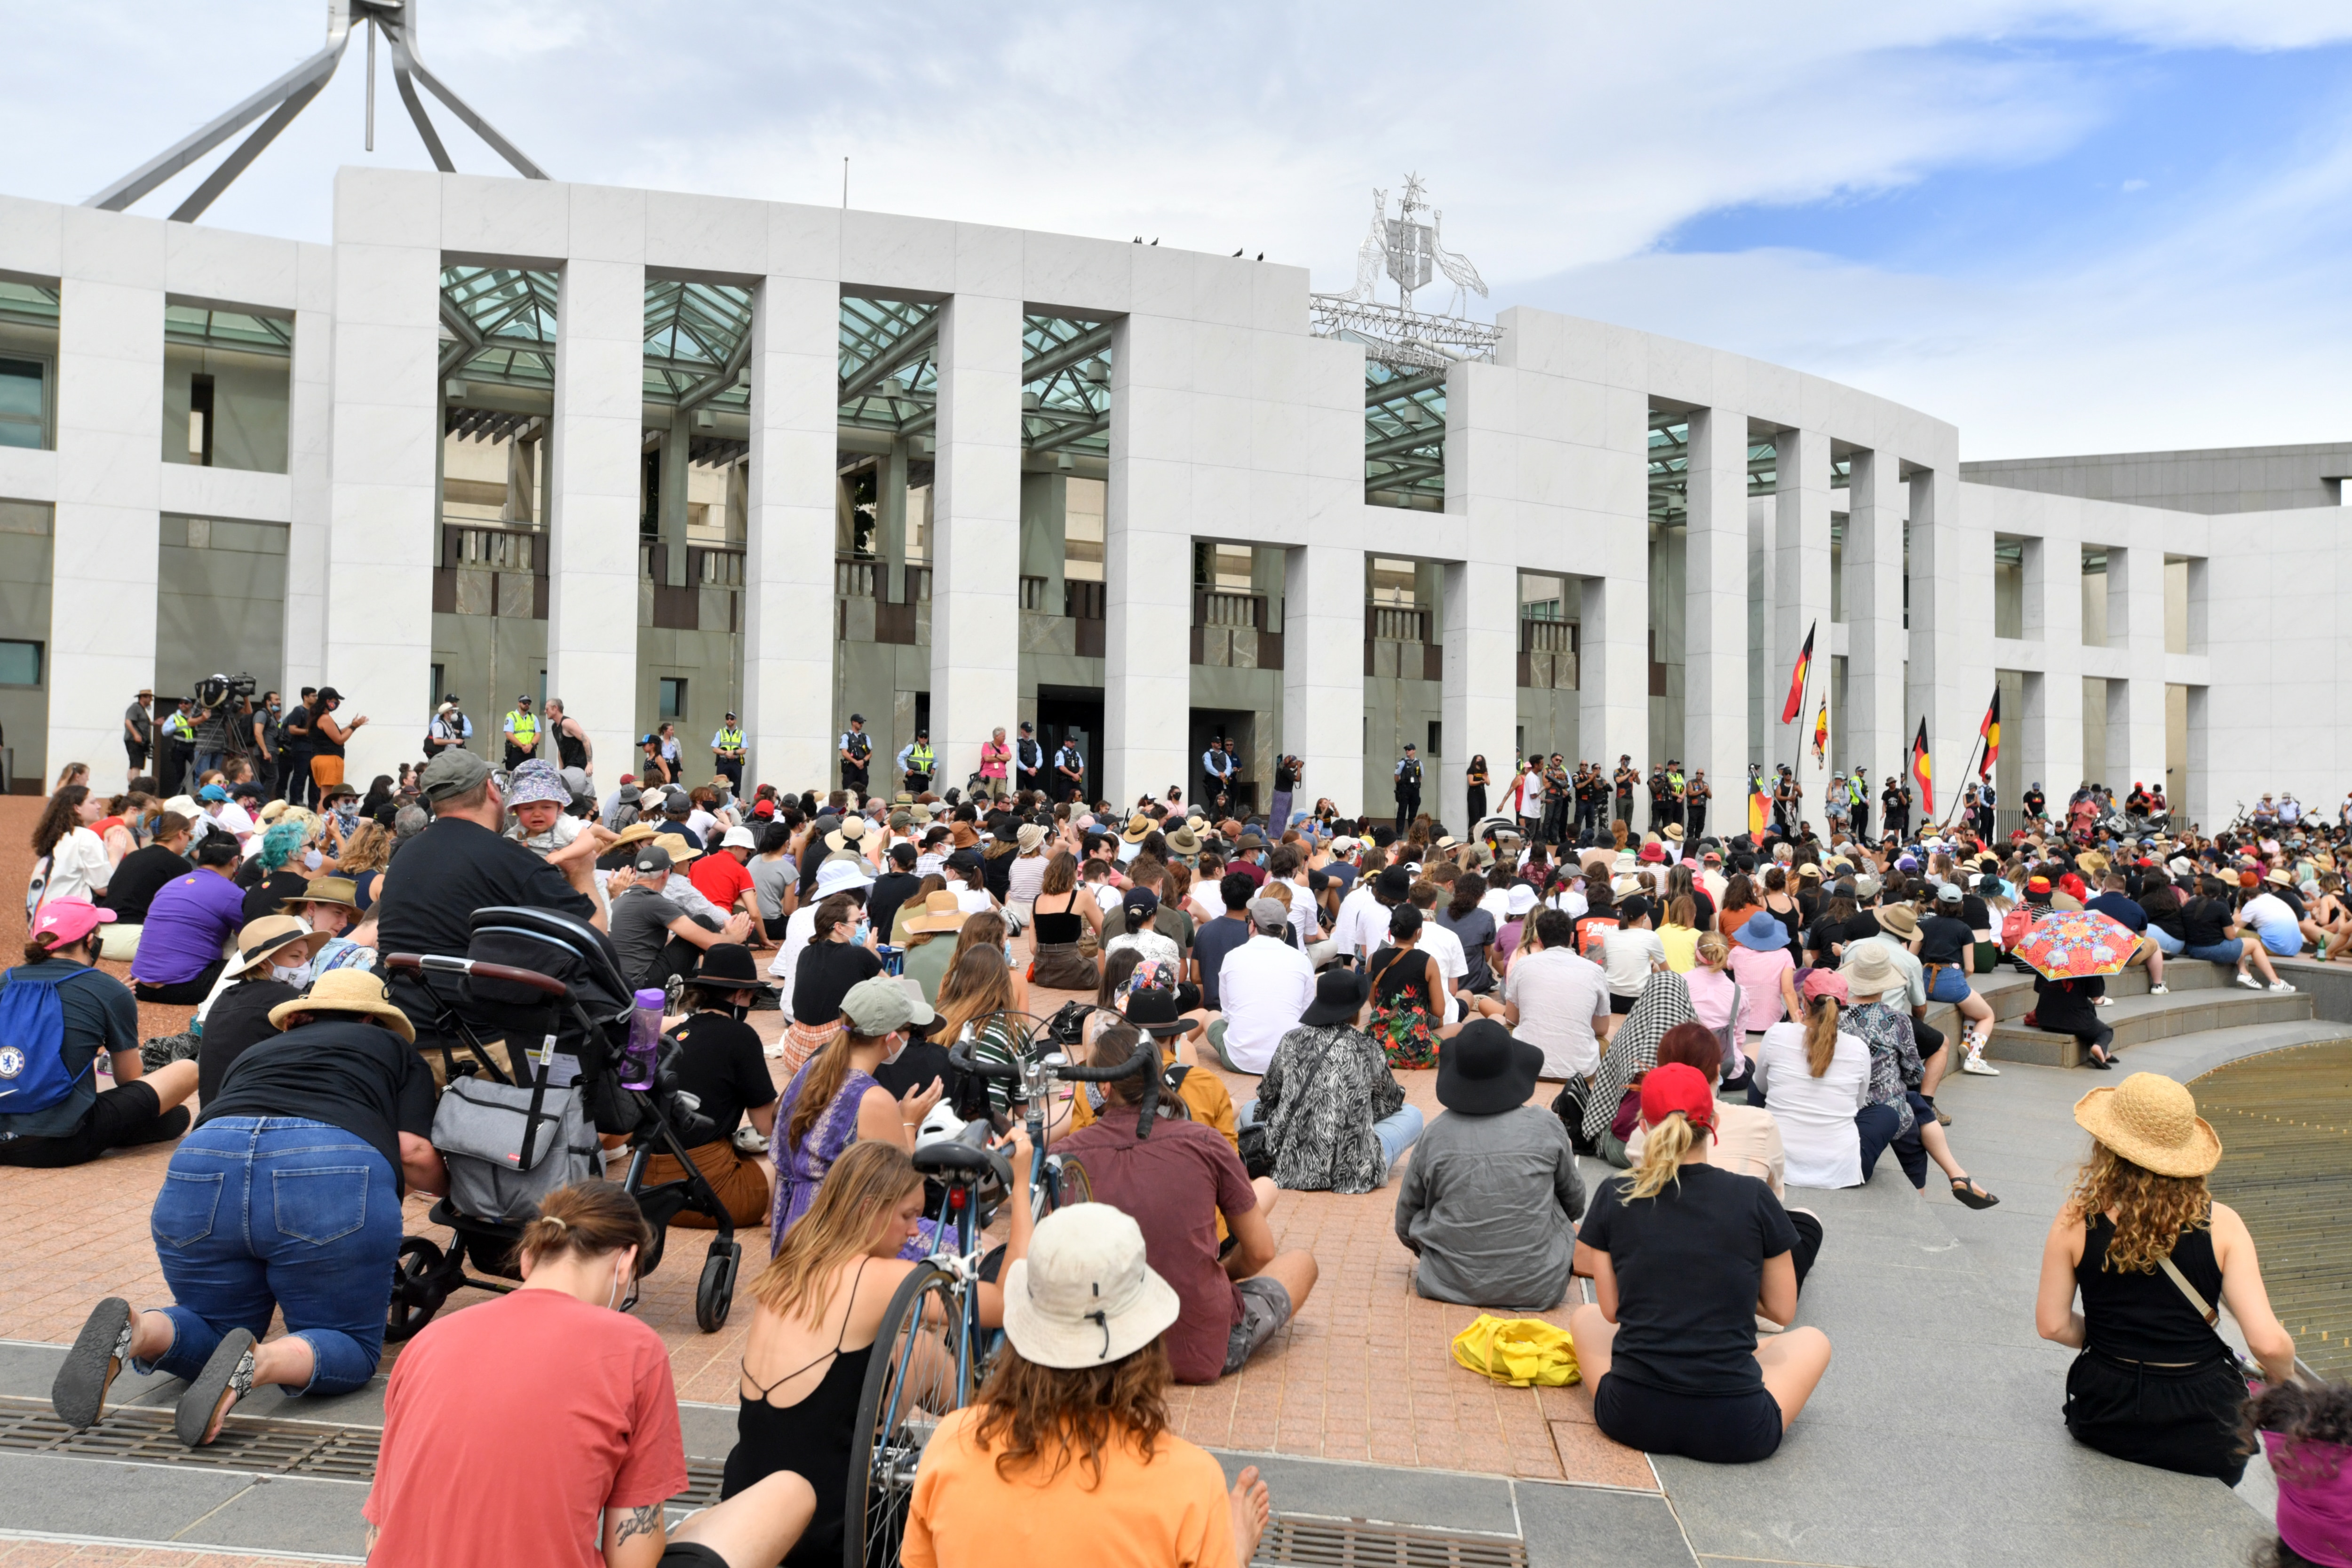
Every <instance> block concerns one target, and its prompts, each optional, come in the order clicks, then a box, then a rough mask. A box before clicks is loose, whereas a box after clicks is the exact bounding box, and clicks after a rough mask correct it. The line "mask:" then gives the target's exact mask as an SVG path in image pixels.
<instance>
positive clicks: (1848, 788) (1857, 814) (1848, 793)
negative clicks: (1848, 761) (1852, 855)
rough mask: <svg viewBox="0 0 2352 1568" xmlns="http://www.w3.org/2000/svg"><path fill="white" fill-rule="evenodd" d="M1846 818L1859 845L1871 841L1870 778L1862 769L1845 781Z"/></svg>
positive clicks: (1854, 771) (1858, 769)
mask: <svg viewBox="0 0 2352 1568" xmlns="http://www.w3.org/2000/svg"><path fill="white" fill-rule="evenodd" d="M1845 816H1846V821H1847V822H1848V823H1849V824H1851V825H1852V826H1853V839H1854V842H1855V843H1857V844H1866V843H1868V842H1869V841H1870V776H1869V775H1868V774H1867V773H1864V772H1863V771H1862V770H1861V769H1860V768H1856V769H1854V770H1853V777H1851V778H1849V779H1847V780H1846V781H1845Z"/></svg>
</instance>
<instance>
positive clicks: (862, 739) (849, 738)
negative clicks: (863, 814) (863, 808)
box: [840, 713, 874, 800]
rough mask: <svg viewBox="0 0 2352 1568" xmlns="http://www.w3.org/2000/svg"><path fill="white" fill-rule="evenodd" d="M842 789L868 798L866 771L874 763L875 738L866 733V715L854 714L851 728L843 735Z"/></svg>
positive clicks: (851, 716) (851, 718) (858, 796)
mask: <svg viewBox="0 0 2352 1568" xmlns="http://www.w3.org/2000/svg"><path fill="white" fill-rule="evenodd" d="M840 750H841V787H842V788H843V789H844V790H845V791H846V792H848V793H849V794H850V795H855V796H856V797H857V798H858V799H860V800H863V799H864V798H865V797H866V769H867V768H869V767H871V766H872V765H873V763H874V737H873V736H871V735H869V734H867V733H866V715H865V714H863V713H852V714H851V715H850V716H849V728H848V729H846V730H845V731H842V733H841V748H840Z"/></svg>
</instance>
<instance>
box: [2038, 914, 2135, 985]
mask: <svg viewBox="0 0 2352 1568" xmlns="http://www.w3.org/2000/svg"><path fill="white" fill-rule="evenodd" d="M2138 944H2139V938H2137V937H2136V936H2134V935H2133V934H2132V933H2131V931H2129V930H2128V929H2127V928H2126V927H2125V926H2124V924H2123V923H2122V922H2121V921H2116V920H2112V919H2110V918H2109V917H2107V916H2105V915H2103V914H2100V913H2099V912H2098V911H2097V910H2057V911H2055V912H2053V913H2050V914H2045V915H2041V916H2037V917H2036V918H2035V920H2034V921H2033V924H2032V926H2031V927H2030V928H2028V929H2027V931H2026V933H2025V935H2024V936H2023V937H2022V938H2021V939H2020V940H2019V942H2018V944H2017V948H2016V952H2017V956H2018V957H2020V958H2021V959H2023V960H2025V962H2026V963H2030V964H2032V965H2033V967H2034V968H2035V969H2037V970H2039V971H2040V972H2041V973H2043V974H2045V975H2047V976H2049V977H2050V978H2051V979H2053V980H2080V979H2083V978H2084V977H2085V976H2088V975H2093V974H2120V973H2123V969H2124V966H2125V965H2126V963H2130V962H2131V955H2132V949H2133V948H2135V947H2137V945H2138Z"/></svg>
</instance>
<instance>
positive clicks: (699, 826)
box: [686, 806, 719, 847]
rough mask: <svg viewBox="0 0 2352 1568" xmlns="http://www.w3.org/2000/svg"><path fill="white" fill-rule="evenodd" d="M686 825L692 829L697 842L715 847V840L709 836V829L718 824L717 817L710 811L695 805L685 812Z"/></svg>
mask: <svg viewBox="0 0 2352 1568" xmlns="http://www.w3.org/2000/svg"><path fill="white" fill-rule="evenodd" d="M686 826H688V828H690V829H692V830H693V833H694V837H695V839H696V841H697V842H698V843H700V844H703V845H706V846H710V847H716V844H717V840H715V839H714V838H712V837H711V835H710V830H711V829H712V828H714V827H716V826H719V819H718V818H717V817H715V816H711V815H710V813H709V812H707V811H705V810H703V809H702V807H700V806H696V807H695V808H694V809H693V810H692V811H689V812H688V813H687V814H686Z"/></svg>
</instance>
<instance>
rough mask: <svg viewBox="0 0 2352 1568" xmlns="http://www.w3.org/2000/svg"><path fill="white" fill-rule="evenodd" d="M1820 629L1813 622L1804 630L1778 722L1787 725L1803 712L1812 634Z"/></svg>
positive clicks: (1809, 668) (1810, 657) (1811, 649)
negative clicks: (1787, 694) (1787, 696)
mask: <svg viewBox="0 0 2352 1568" xmlns="http://www.w3.org/2000/svg"><path fill="white" fill-rule="evenodd" d="M1820 629H1821V623H1820V622H1819V621H1815V622H1814V623H1813V624H1812V625H1811V626H1807V627H1806V628H1805V646H1804V647H1802V648H1801V649H1800V650H1799V651H1798V653H1797V668H1794V669H1792V670H1790V672H1789V700H1788V701H1786V702H1784V703H1782V704H1781V705H1780V722H1781V723H1783V724H1786V723H1788V722H1789V721H1790V720H1792V719H1794V718H1796V716H1797V715H1798V714H1799V713H1801V712H1802V711H1804V707H1805V678H1806V677H1807V676H1809V675H1811V673H1812V668H1813V633H1815V632H1816V631H1818V630H1820Z"/></svg>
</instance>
